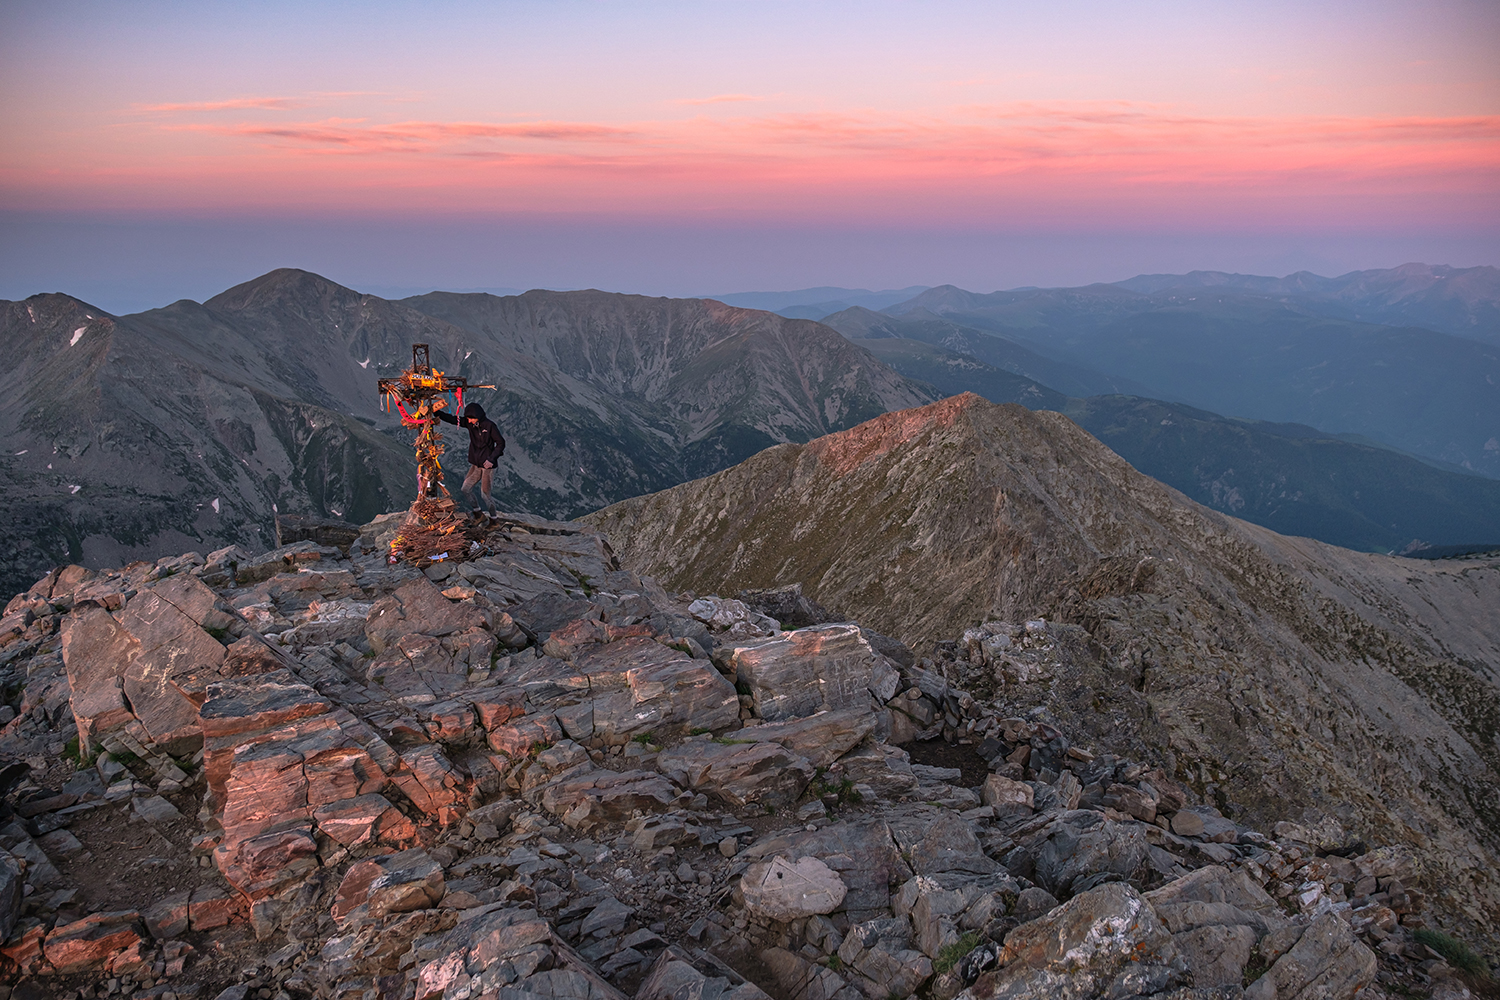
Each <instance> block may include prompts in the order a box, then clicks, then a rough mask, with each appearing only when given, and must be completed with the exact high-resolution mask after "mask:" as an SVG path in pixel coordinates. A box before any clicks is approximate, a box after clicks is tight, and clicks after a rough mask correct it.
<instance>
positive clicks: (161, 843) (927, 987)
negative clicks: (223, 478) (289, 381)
mask: <svg viewBox="0 0 1500 1000" xmlns="http://www.w3.org/2000/svg"><path fill="white" fill-rule="evenodd" d="M443 530H448V529H447V528H444V527H443V524H442V522H440V521H437V520H435V519H434V520H432V521H431V522H423V521H422V515H420V514H419V511H418V510H417V509H416V508H414V509H413V511H412V512H410V513H407V514H401V513H397V514H391V515H385V516H382V517H379V518H376V519H375V520H374V521H372V522H370V523H369V524H366V525H364V526H362V527H360V528H358V529H353V528H349V529H348V530H345V531H344V532H342V533H339V532H335V531H334V530H333V529H332V527H331V526H327V525H325V526H324V527H323V528H322V531H323V534H322V535H321V536H320V537H322V539H323V541H325V542H326V541H336V542H339V543H340V544H322V543H320V541H318V540H317V539H308V540H304V541H300V542H297V543H294V544H292V545H288V546H284V547H282V548H279V549H275V550H273V551H271V552H270V553H267V554H264V555H260V556H249V555H246V554H244V553H242V552H240V551H238V550H235V549H232V548H231V549H225V550H220V551H216V552H213V553H210V554H209V555H207V556H203V555H200V554H198V553H187V554H184V555H182V556H180V557H173V558H166V559H162V560H159V561H157V562H155V563H135V564H132V565H129V566H126V567H123V568H121V569H117V570H109V571H92V570H87V569H83V568H81V567H77V566H69V567H66V568H62V569H59V570H54V571H53V572H50V573H48V574H47V575H46V576H45V577H44V578H43V579H41V580H39V581H38V582H37V583H36V584H35V585H34V586H33V587H32V588H31V589H30V590H29V591H27V592H26V593H24V594H22V595H20V596H18V597H17V598H15V599H14V600H12V601H11V602H10V604H9V605H8V606H7V608H6V610H5V617H4V619H3V626H0V670H3V674H0V682H3V683H4V684H5V685H6V688H5V690H6V692H7V695H8V697H9V704H7V705H6V707H4V708H0V717H3V718H4V729H3V730H0V761H3V769H0V792H3V800H0V848H3V850H0V940H3V944H0V963H3V966H0V977H3V980H4V986H3V988H4V989H5V990H7V991H8V997H9V998H10V1000H20V998H39V997H67V998H72V1000H79V998H95V997H103V996H126V997H141V998H144V997H152V998H163V1000H174V998H179V997H181V998H188V997H192V998H205V1000H247V998H254V1000H291V998H306V997H318V998H327V1000H354V998H360V1000H437V998H443V1000H502V998H503V1000H533V998H553V1000H572V998H577V1000H623V998H626V997H634V998H636V1000H681V998H700V1000H711V998H735V1000H754V998H762V997H777V998H783V997H785V998H791V997H797V998H838V1000H860V998H866V997H867V998H871V1000H884V998H888V997H909V996H921V997H924V998H940V1000H951V998H954V997H963V998H965V1000H987V998H993V997H1002V996H1003V997H1023V996H1024V997H1032V996H1039V995H1049V996H1058V997H1067V998H1079V1000H1082V998H1095V997H1100V998H1111V1000H1114V998H1119V1000H1124V998H1128V997H1147V996H1154V997H1161V998H1163V1000H1166V998H1171V1000H1231V998H1235V997H1242V996H1243V997H1251V996H1253V1000H1278V998H1279V1000H1345V998H1350V997H1354V996H1355V995H1359V996H1361V997H1363V998H1366V1000H1380V998H1383V997H1396V996H1401V997H1411V996H1416V995H1431V996H1434V997H1443V998H1455V1000H1457V998H1462V997H1464V996H1466V995H1468V994H1469V993H1470V992H1471V990H1472V989H1474V988H1481V985H1482V980H1481V979H1480V978H1479V974H1480V973H1482V972H1483V971H1484V970H1483V968H1482V966H1481V967H1479V970H1478V973H1476V972H1475V971H1474V969H1473V968H1472V965H1473V962H1471V961H1469V959H1470V958H1472V956H1471V955H1470V954H1469V953H1468V952H1465V951H1463V950H1462V949H1461V946H1457V945H1455V944H1454V942H1453V941H1452V940H1450V939H1449V938H1444V937H1440V936H1434V935H1433V933H1432V931H1433V923H1434V921H1436V920H1437V919H1439V918H1440V917H1441V916H1442V915H1441V914H1438V913H1435V912H1433V911H1432V910H1431V904H1432V901H1434V900H1437V899H1439V898H1440V897H1441V896H1442V894H1443V892H1445V891H1449V892H1451V891H1452V886H1451V885H1450V884H1448V883H1447V882H1445V881H1444V879H1445V878H1446V877H1447V876H1446V874H1445V873H1444V872H1442V871H1438V870H1434V869H1433V868H1431V867H1429V866H1428V865H1426V864H1424V863H1423V861H1422V858H1423V857H1425V854H1423V853H1422V852H1423V851H1424V850H1427V849H1430V846H1431V845H1430V844H1428V843H1416V844H1413V843H1409V842H1408V841H1407V839H1406V837H1405V836H1404V835H1405V833H1406V828H1400V827H1391V828H1389V829H1387V830H1386V831H1383V833H1384V836H1381V837H1378V838H1373V839H1371V840H1370V841H1369V842H1368V843H1366V844H1357V843H1354V842H1353V841H1351V840H1342V839H1341V840H1340V841H1339V842H1338V843H1337V844H1336V845H1333V846H1332V848H1331V847H1330V844H1329V841H1328V838H1329V837H1330V836H1332V834H1331V833H1330V830H1331V829H1332V827H1331V826H1330V825H1329V824H1327V823H1325V824H1323V825H1319V826H1317V827H1316V828H1313V827H1308V826H1306V825H1305V824H1302V823H1300V822H1297V819H1298V818H1299V817H1298V815H1290V816H1288V817H1286V819H1287V820H1288V821H1287V822H1284V823H1281V824H1277V825H1275V826H1274V828H1267V827H1260V828H1256V827H1255V826H1253V825H1251V824H1249V823H1247V822H1246V821H1244V819H1242V818H1240V817H1239V816H1237V815H1226V814H1225V812H1226V810H1225V809H1224V808H1223V807H1222V805H1221V802H1222V796H1219V795H1216V794H1213V793H1209V794H1205V793H1204V791H1203V789H1202V788H1201V786H1200V785H1199V784H1198V783H1197V782H1196V781H1194V782H1187V783H1184V782H1182V781H1180V780H1179V774H1180V772H1181V771H1182V770H1183V768H1182V766H1181V764H1182V761H1183V760H1184V759H1186V758H1185V755H1184V756H1180V757H1178V758H1176V760H1175V762H1174V760H1173V759H1172V758H1171V757H1170V756H1166V755H1162V754H1157V753H1155V752H1154V751H1152V750H1151V749H1150V748H1149V747H1147V746H1145V744H1144V743H1143V750H1142V752H1141V753H1139V754H1122V753H1119V752H1116V751H1113V750H1111V749H1109V743H1110V741H1109V740H1108V739H1102V738H1100V737H1099V736H1098V735H1097V734H1096V733H1095V732H1093V731H1092V730H1091V729H1089V728H1087V727H1081V728H1072V727H1071V726H1070V721H1069V720H1070V718H1071V716H1069V715H1068V713H1066V712H1063V711H1060V710H1057V709H1055V708H1054V707H1053V703H1051V702H1049V701H1048V700H1047V699H1046V698H1042V699H1039V700H1038V701H1037V702H1036V703H1035V704H1033V705H1031V706H1030V707H1029V708H1028V709H1027V710H1026V711H1024V712H1022V711H1018V710H1015V709H1014V708H1013V705H1014V703H1015V701H1016V690H1015V689H1013V688H1012V687H1011V686H1010V685H1009V681H1008V679H1009V677H1010V676H1011V675H1012V674H1016V675H1017V677H1016V680H1017V682H1018V683H1020V682H1021V678H1020V676H1019V674H1020V673H1025V672H1027V671H1030V673H1028V674H1027V677H1028V678H1030V679H1031V680H1034V679H1035V678H1036V676H1039V675H1040V673H1041V672H1045V671H1048V670H1057V669H1058V666H1057V665H1058V664H1059V663H1060V662H1061V660H1062V658H1064V657H1066V656H1079V655H1082V654H1081V653H1079V652H1078V650H1080V649H1083V648H1085V647H1086V646H1087V642H1086V641H1085V640H1084V639H1083V638H1082V637H1081V636H1080V634H1079V633H1080V630H1079V629H1078V628H1076V627H1067V626H1062V625H1054V624H1051V623H1047V622H1042V621H1030V622H1016V623H1010V624H1007V623H1004V622H998V621H997V622H991V623H989V624H987V625H985V626H984V627H983V628H982V629H978V630H970V631H968V632H966V633H960V634H958V635H950V636H949V637H948V638H945V639H939V640H937V641H935V642H932V643H928V644H927V646H928V647H930V648H931V650H932V651H931V652H930V653H929V655H925V656H922V657H920V658H919V657H918V656H917V654H916V652H915V651H914V650H913V649H911V648H910V647H909V646H908V645H906V644H904V643H902V642H900V641H899V640H897V639H893V638H889V637H887V636H884V635H881V634H879V633H877V632H873V631H870V630H868V629H866V628H863V627H861V625H860V624H858V623H857V622H854V621H845V620H834V619H833V617H832V616H830V615H829V614H828V613H827V612H826V611H825V610H824V609H822V608H821V607H820V606H819V605H818V604H817V603H816V602H815V601H813V600H811V599H810V598H809V597H808V596H807V595H805V594H802V593H800V592H798V591H797V590H796V589H795V588H792V589H781V590H777V591H770V592H766V591H761V592H756V593H747V594H745V595H743V599H740V598H723V597H718V596H701V597H697V596H694V595H690V594H678V593H671V592H669V591H668V590H666V589H664V588H663V587H662V586H661V585H660V584H659V583H658V582H657V581H656V580H655V579H653V578H652V577H650V576H644V575H640V574H638V573H637V572H634V571H631V570H629V569H624V568H621V563H620V560H619V559H617V558H616V556H615V553H614V550H613V549H612V547H611V544H610V542H609V540H608V539H607V538H606V537H605V536H604V535H603V534H601V533H600V532H599V531H598V530H597V529H594V528H592V527H589V526H586V525H583V524H579V523H574V522H555V521H547V520H543V519H540V518H536V517H529V516H520V515H513V516H507V517H504V518H501V519H499V520H496V521H494V522H483V523H481V522H479V521H478V520H477V519H475V523H474V524H472V525H470V526H468V527H467V528H466V530H465V532H464V533H463V534H462V535H461V536H458V535H455V536H454V537H461V538H462V539H463V540H464V544H462V545H457V544H456V545H455V546H453V547H451V548H449V549H445V550H444V551H442V552H433V551H431V547H430V546H428V547H425V548H423V547H421V546H416V545H414V544H413V543H412V539H413V538H414V537H416V536H417V534H418V533H419V532H423V531H425V532H428V533H429V534H430V533H432V532H438V531H443ZM393 543H395V544H394V545H393ZM416 551H421V552H422V553H424V554H422V555H421V556H420V557H417V556H412V557H411V558H409V559H407V560H400V559H398V558H397V557H396V555H394V554H395V553H400V552H406V553H412V552H416ZM1000 677H1005V678H1007V682H1006V683H1004V684H1002V683H999V682H998V681H997V680H995V678H1000ZM966 685H970V686H966ZM1107 695H1108V692H1107V691H1104V692H1102V694H1101V697H1103V696H1107ZM1105 710H1106V711H1108V709H1107V708H1106V709H1105ZM1209 735H1212V734H1208V735H1205V736H1204V737H1203V738H1204V740H1207V739H1208V738H1209ZM1446 959H1451V960H1452V962H1453V963H1459V964H1460V965H1462V966H1463V967H1464V968H1462V969H1460V968H1456V967H1455V965H1454V964H1451V963H1450V962H1449V961H1448V960H1446ZM1465 970H1467V971H1465ZM1465 976H1467V977H1469V978H1467V979H1465V978H1464V977H1465Z"/></svg>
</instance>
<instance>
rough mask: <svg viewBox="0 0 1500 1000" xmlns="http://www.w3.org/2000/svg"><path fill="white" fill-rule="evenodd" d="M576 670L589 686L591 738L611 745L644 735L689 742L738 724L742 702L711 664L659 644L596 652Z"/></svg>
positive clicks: (628, 643) (634, 642) (626, 642)
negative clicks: (691, 736)
mask: <svg viewBox="0 0 1500 1000" xmlns="http://www.w3.org/2000/svg"><path fill="white" fill-rule="evenodd" d="M575 665H576V666H577V669H578V671H579V672H580V673H581V674H582V675H583V676H584V677H585V678H586V679H587V683H588V693H589V695H590V698H589V700H590V702H591V704H592V719H591V720H590V725H591V727H592V735H594V736H597V737H599V738H600V739H602V740H604V742H606V743H609V744H611V745H614V744H620V743H625V742H628V741H629V740H630V739H631V738H632V737H633V736H635V735H637V734H641V733H651V734H653V735H658V736H663V737H672V736H686V735H688V733H690V732H692V731H693V730H694V729H698V730H704V729H707V730H722V729H727V728H729V727H731V726H734V725H737V724H738V723H739V717H740V702H739V696H738V695H737V694H736V693H735V690H734V685H733V684H730V683H729V681H728V680H726V679H725V678H724V676H723V675H722V674H720V673H719V672H718V671H717V670H715V669H714V667H713V664H712V663H710V662H709V661H707V660H696V659H693V658H692V657H690V656H688V655H687V654H686V653H683V652H681V651H680V650H676V649H672V648H670V647H668V646H663V645H662V644H661V643H659V642H656V641H655V640H654V639H648V638H626V639H621V640H619V641H618V642H611V643H609V644H608V645H604V646H596V647H594V648H593V649H591V650H590V651H589V652H587V653H584V654H582V655H580V656H579V657H578V658H577V660H576V662H575Z"/></svg>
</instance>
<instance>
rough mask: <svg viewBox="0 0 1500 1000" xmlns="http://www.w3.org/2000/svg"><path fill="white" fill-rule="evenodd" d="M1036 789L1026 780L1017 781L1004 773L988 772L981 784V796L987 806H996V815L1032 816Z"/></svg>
mask: <svg viewBox="0 0 1500 1000" xmlns="http://www.w3.org/2000/svg"><path fill="white" fill-rule="evenodd" d="M1033 795H1034V790H1033V789H1032V787H1031V786H1030V785H1028V784H1027V783H1026V782H1024V781H1015V780H1013V779H1011V778H1007V777H1005V776H1004V775H1003V774H987V775H985V777H984V784H983V785H982V786H980V789H979V798H980V801H982V802H983V803H984V804H985V805H987V806H994V807H995V815H996V816H1004V817H1013V816H1030V815H1031V810H1032V805H1033Z"/></svg>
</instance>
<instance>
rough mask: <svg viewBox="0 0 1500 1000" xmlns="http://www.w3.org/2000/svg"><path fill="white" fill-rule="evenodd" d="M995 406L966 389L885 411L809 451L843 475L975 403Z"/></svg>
mask: <svg viewBox="0 0 1500 1000" xmlns="http://www.w3.org/2000/svg"><path fill="white" fill-rule="evenodd" d="M994 406H995V404H994V403H991V402H989V401H988V400H986V399H984V398H983V397H982V396H977V395H975V394H974V393H972V392H964V393H960V394H959V395H957V396H949V397H948V398H947V399H942V400H939V401H938V402H936V403H929V404H928V405H926V406H920V407H916V408H913V409H910V410H897V411H895V412H893V413H883V414H881V415H880V416H878V417H876V418H875V419H873V420H867V421H865V422H864V423H862V424H860V425H859V426H858V427H851V428H850V429H849V430H847V431H840V432H839V433H837V434H828V435H826V436H824V437H820V438H817V439H815V440H813V441H812V442H810V443H809V444H808V445H807V452H808V453H809V454H811V455H813V456H815V457H816V458H817V459H818V461H819V462H820V463H821V464H822V465H824V466H825V467H827V468H828V470H829V471H831V472H832V473H833V474H834V475H844V474H845V473H848V472H851V471H853V470H854V469H856V468H858V467H859V466H861V465H863V464H865V463H866V462H870V461H873V460H875V459H877V458H880V457H882V456H884V455H887V454H889V453H890V452H892V451H893V450H895V449H896V448H899V447H900V446H902V445H904V444H907V443H908V442H910V441H912V440H915V439H916V438H917V437H920V436H921V435H923V434H925V433H927V432H928V431H932V430H940V429H946V428H948V427H952V426H953V424H954V423H956V422H957V421H958V420H959V418H960V417H962V416H963V415H964V414H965V413H967V412H968V411H970V410H972V409H974V408H976V407H994ZM1017 409H1019V407H1017Z"/></svg>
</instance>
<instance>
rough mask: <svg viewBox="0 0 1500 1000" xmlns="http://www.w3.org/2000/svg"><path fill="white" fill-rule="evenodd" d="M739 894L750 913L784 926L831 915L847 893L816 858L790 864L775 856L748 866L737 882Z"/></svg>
mask: <svg viewBox="0 0 1500 1000" xmlns="http://www.w3.org/2000/svg"><path fill="white" fill-rule="evenodd" d="M740 891H741V892H742V893H743V894H744V897H745V907H746V909H748V910H749V911H750V912H751V913H754V914H755V915H756V916H761V917H767V918H769V919H772V920H780V921H783V922H787V923H790V922H791V921H793V920H797V919H800V918H802V917H810V916H813V915H815V914H820V913H832V912H833V911H835V910H837V909H838V908H839V906H840V905H841V904H842V903H843V902H844V897H845V896H846V895H847V894H848V888H847V887H846V886H845V885H844V883H843V880H842V879H840V878H839V876H838V874H837V873H836V872H834V871H833V869H831V868H829V867H828V866H827V865H826V864H824V863H823V862H822V861H820V860H818V859H817V858H813V857H804V858H801V859H799V860H797V861H795V862H792V861H788V860H787V859H786V858H785V857H781V856H779V855H778V856H777V857H773V858H771V859H770V860H769V861H760V862H757V863H755V864H753V865H751V866H750V867H749V869H747V870H746V872H745V874H744V876H743V877H741V879H740Z"/></svg>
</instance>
